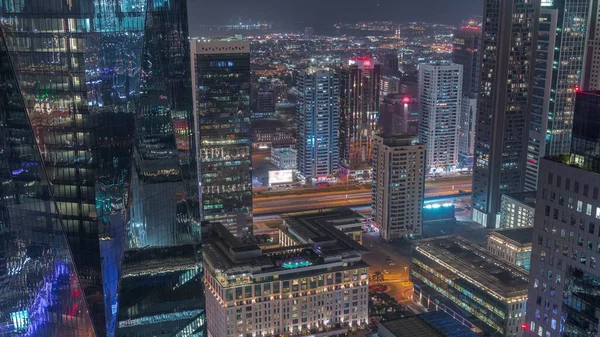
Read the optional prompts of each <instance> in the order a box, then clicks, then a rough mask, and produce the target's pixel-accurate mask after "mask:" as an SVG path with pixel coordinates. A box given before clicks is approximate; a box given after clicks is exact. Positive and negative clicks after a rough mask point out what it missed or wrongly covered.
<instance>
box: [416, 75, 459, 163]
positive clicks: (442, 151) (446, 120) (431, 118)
mask: <svg viewBox="0 0 600 337" xmlns="http://www.w3.org/2000/svg"><path fill="white" fill-rule="evenodd" d="M462 81H463V74H462V66H461V65H459V64H452V63H431V64H420V65H419V103H420V104H421V112H420V115H419V142H420V143H421V144H423V145H425V147H426V148H427V152H426V156H427V158H426V163H427V170H428V172H437V171H448V170H450V169H453V168H455V167H456V163H457V156H458V152H457V148H456V145H457V141H456V140H457V138H456V137H457V127H458V119H459V116H460V108H461V98H462V97H461V93H462Z"/></svg>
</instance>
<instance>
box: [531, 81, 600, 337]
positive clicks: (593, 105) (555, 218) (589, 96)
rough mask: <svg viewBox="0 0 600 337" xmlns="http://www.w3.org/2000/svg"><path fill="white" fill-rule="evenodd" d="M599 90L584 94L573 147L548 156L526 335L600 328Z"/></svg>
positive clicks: (538, 205) (542, 170)
mask: <svg viewBox="0 0 600 337" xmlns="http://www.w3.org/2000/svg"><path fill="white" fill-rule="evenodd" d="M599 109H600V92H598V91H596V92H581V93H578V94H577V97H576V106H575V112H574V117H573V125H574V126H573V141H572V144H571V150H570V151H568V152H566V153H563V154H559V155H557V156H552V157H545V158H542V159H541V165H540V173H539V176H538V190H537V199H536V207H535V220H534V228H533V247H532V251H531V273H530V275H529V293H528V303H527V315H526V320H525V322H526V324H527V327H528V331H527V333H526V334H525V336H527V337H533V336H539V335H542V336H598V324H599V323H600V320H599V319H598V317H597V316H596V315H594V314H593V313H595V312H597V311H598V310H600V305H599V303H598V300H597V295H596V294H597V293H598V292H599V291H600V287H599V286H598V285H599V284H600V272H599V271H598V268H599V265H598V263H599V261H600V243H599V242H598V237H599V236H600V199H599V198H600V141H599V139H600V138H599V135H600V116H599V115H598V111H599Z"/></svg>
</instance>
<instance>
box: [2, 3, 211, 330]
mask: <svg viewBox="0 0 600 337" xmlns="http://www.w3.org/2000/svg"><path fill="white" fill-rule="evenodd" d="M0 15H1V19H0V33H1V41H0V42H1V43H0V58H1V59H2V62H1V63H0V76H1V78H0V101H1V103H0V156H1V157H2V160H0V161H1V164H0V176H1V177H2V184H1V187H0V335H2V336H124V335H129V334H131V333H132V332H135V333H141V334H143V333H144V331H145V330H146V329H151V330H150V331H159V335H164V336H172V335H176V334H178V333H185V334H186V335H194V334H197V335H201V334H202V329H203V322H204V318H203V317H204V316H203V310H202V308H203V306H202V303H203V301H202V298H203V296H202V286H201V285H202V283H201V263H200V254H199V249H200V236H199V230H197V229H198V228H199V226H198V224H197V222H196V221H195V219H196V218H197V213H198V212H197V210H196V209H197V204H198V203H197V201H194V200H195V199H197V195H196V194H197V193H194V192H193V191H194V189H193V188H190V186H191V185H193V184H191V182H192V181H193V180H194V178H195V176H194V173H193V172H194V171H195V169H193V168H190V165H191V164H190V163H193V160H192V158H191V156H192V153H193V151H192V149H191V148H190V146H191V144H193V141H191V137H193V135H192V134H191V132H190V131H189V130H190V128H189V120H190V117H191V116H192V100H191V91H190V90H191V87H190V84H191V80H190V66H189V47H188V45H187V43H186V41H187V35H188V32H187V8H186V1H185V0H78V1H71V0H44V1H39V0H7V1H3V2H2V3H1V4H0ZM186 93H187V94H186ZM176 135H177V136H176ZM186 144H187V145H186ZM154 335H156V333H155V334H154Z"/></svg>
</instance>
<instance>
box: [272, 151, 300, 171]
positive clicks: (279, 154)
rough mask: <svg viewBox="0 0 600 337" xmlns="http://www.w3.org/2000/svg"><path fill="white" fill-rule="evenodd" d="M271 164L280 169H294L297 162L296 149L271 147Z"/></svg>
mask: <svg viewBox="0 0 600 337" xmlns="http://www.w3.org/2000/svg"><path fill="white" fill-rule="evenodd" d="M270 159H271V164H273V165H275V167H277V168H278V169H280V170H295V169H296V167H297V164H298V151H296V150H294V149H292V148H290V147H272V148H271V158H270Z"/></svg>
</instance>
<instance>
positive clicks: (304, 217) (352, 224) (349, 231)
mask: <svg viewBox="0 0 600 337" xmlns="http://www.w3.org/2000/svg"><path fill="white" fill-rule="evenodd" d="M282 219H283V223H284V224H295V225H298V226H302V225H303V224H311V223H318V224H322V225H333V226H334V227H335V228H337V229H338V230H339V231H341V232H342V233H345V234H346V235H348V236H349V237H351V238H352V239H353V240H354V241H356V242H358V243H360V244H362V233H363V229H362V228H363V224H364V221H365V218H364V217H363V216H362V215H360V214H359V213H357V212H356V211H353V210H352V209H350V208H348V207H340V208H335V209H329V210H319V211H309V212H299V213H290V214H286V215H284V216H282Z"/></svg>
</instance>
